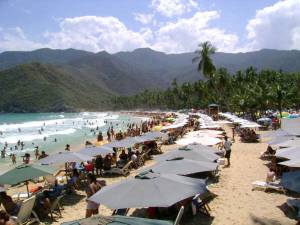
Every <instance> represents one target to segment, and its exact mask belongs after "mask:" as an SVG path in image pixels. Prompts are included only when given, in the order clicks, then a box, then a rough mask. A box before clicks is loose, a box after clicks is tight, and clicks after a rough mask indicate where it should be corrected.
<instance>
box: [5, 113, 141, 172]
mask: <svg viewBox="0 0 300 225" xmlns="http://www.w3.org/2000/svg"><path fill="white" fill-rule="evenodd" d="M144 119H146V118H141V117H132V116H129V115H125V114H118V113H110V112H101V113H100V112H83V113H24V114H16V113H11V114H0V150H2V149H3V148H4V146H5V143H7V145H8V150H7V151H6V157H5V159H2V158H1V159H0V171H3V170H7V168H8V167H12V162H11V158H10V155H11V154H16V155H17V163H18V164H20V163H22V156H23V155H24V154H25V153H27V152H28V153H29V154H30V155H31V159H34V158H35V156H34V149H35V146H39V149H40V152H41V151H42V150H43V151H46V153H47V154H53V153H55V152H60V151H64V149H65V145H66V144H70V145H71V149H72V148H73V149H78V148H80V146H82V145H84V143H85V141H86V140H96V135H97V133H98V132H99V131H102V133H103V135H104V136H106V131H107V129H108V128H109V127H110V126H111V125H112V126H113V127H114V130H115V132H116V131H119V130H124V129H126V128H127V124H128V123H133V122H135V123H137V122H140V121H141V120H144ZM96 129H98V130H96ZM93 131H95V132H93ZM95 133H96V134H95ZM55 140H56V142H55ZM18 141H21V142H24V144H25V145H24V147H23V149H21V146H18V148H17V149H15V146H16V145H17V142H18Z"/></svg>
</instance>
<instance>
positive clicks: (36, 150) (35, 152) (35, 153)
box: [34, 146, 40, 159]
mask: <svg viewBox="0 0 300 225" xmlns="http://www.w3.org/2000/svg"><path fill="white" fill-rule="evenodd" d="M34 155H35V159H38V158H39V156H40V150H39V146H36V147H35V150H34Z"/></svg>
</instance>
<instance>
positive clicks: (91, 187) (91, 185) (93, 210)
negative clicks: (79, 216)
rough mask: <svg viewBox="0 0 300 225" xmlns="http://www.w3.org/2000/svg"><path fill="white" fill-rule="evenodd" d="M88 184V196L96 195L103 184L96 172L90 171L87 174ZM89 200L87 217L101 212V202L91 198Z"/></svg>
mask: <svg viewBox="0 0 300 225" xmlns="http://www.w3.org/2000/svg"><path fill="white" fill-rule="evenodd" d="M87 180H88V185H87V187H86V195H87V198H89V197H91V196H92V195H94V194H95V193H96V192H97V191H99V190H100V189H101V185H100V184H99V182H98V181H97V179H96V177H95V175H94V174H91V173H89V174H88V175H87ZM86 201H87V207H86V214H85V217H86V218H88V217H91V216H92V215H96V214H98V213H99V206H100V205H99V204H98V203H96V202H93V201H90V200H86Z"/></svg>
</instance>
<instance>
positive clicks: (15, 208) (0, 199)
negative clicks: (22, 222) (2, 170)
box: [0, 187, 20, 216]
mask: <svg viewBox="0 0 300 225" xmlns="http://www.w3.org/2000/svg"><path fill="white" fill-rule="evenodd" d="M1 189H2V190H1V191H2V192H0V205H1V204H2V205H3V207H4V209H5V211H6V212H7V213H8V214H9V215H11V216H17V215H18V212H19V210H20V205H18V204H17V203H15V202H14V201H13V200H12V197H10V196H9V195H7V193H6V191H4V188H2V187H1Z"/></svg>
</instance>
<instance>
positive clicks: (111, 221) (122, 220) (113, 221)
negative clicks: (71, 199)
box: [61, 215, 174, 225]
mask: <svg viewBox="0 0 300 225" xmlns="http://www.w3.org/2000/svg"><path fill="white" fill-rule="evenodd" d="M99 224H101V225H126V224H127V225H129V224H130V225H173V224H174V223H173V222H171V221H167V220H154V219H146V218H140V217H132V216H109V217H104V216H100V215H96V216H92V217H89V218H85V219H81V220H75V221H72V222H65V223H62V224H61V225H99Z"/></svg>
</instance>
